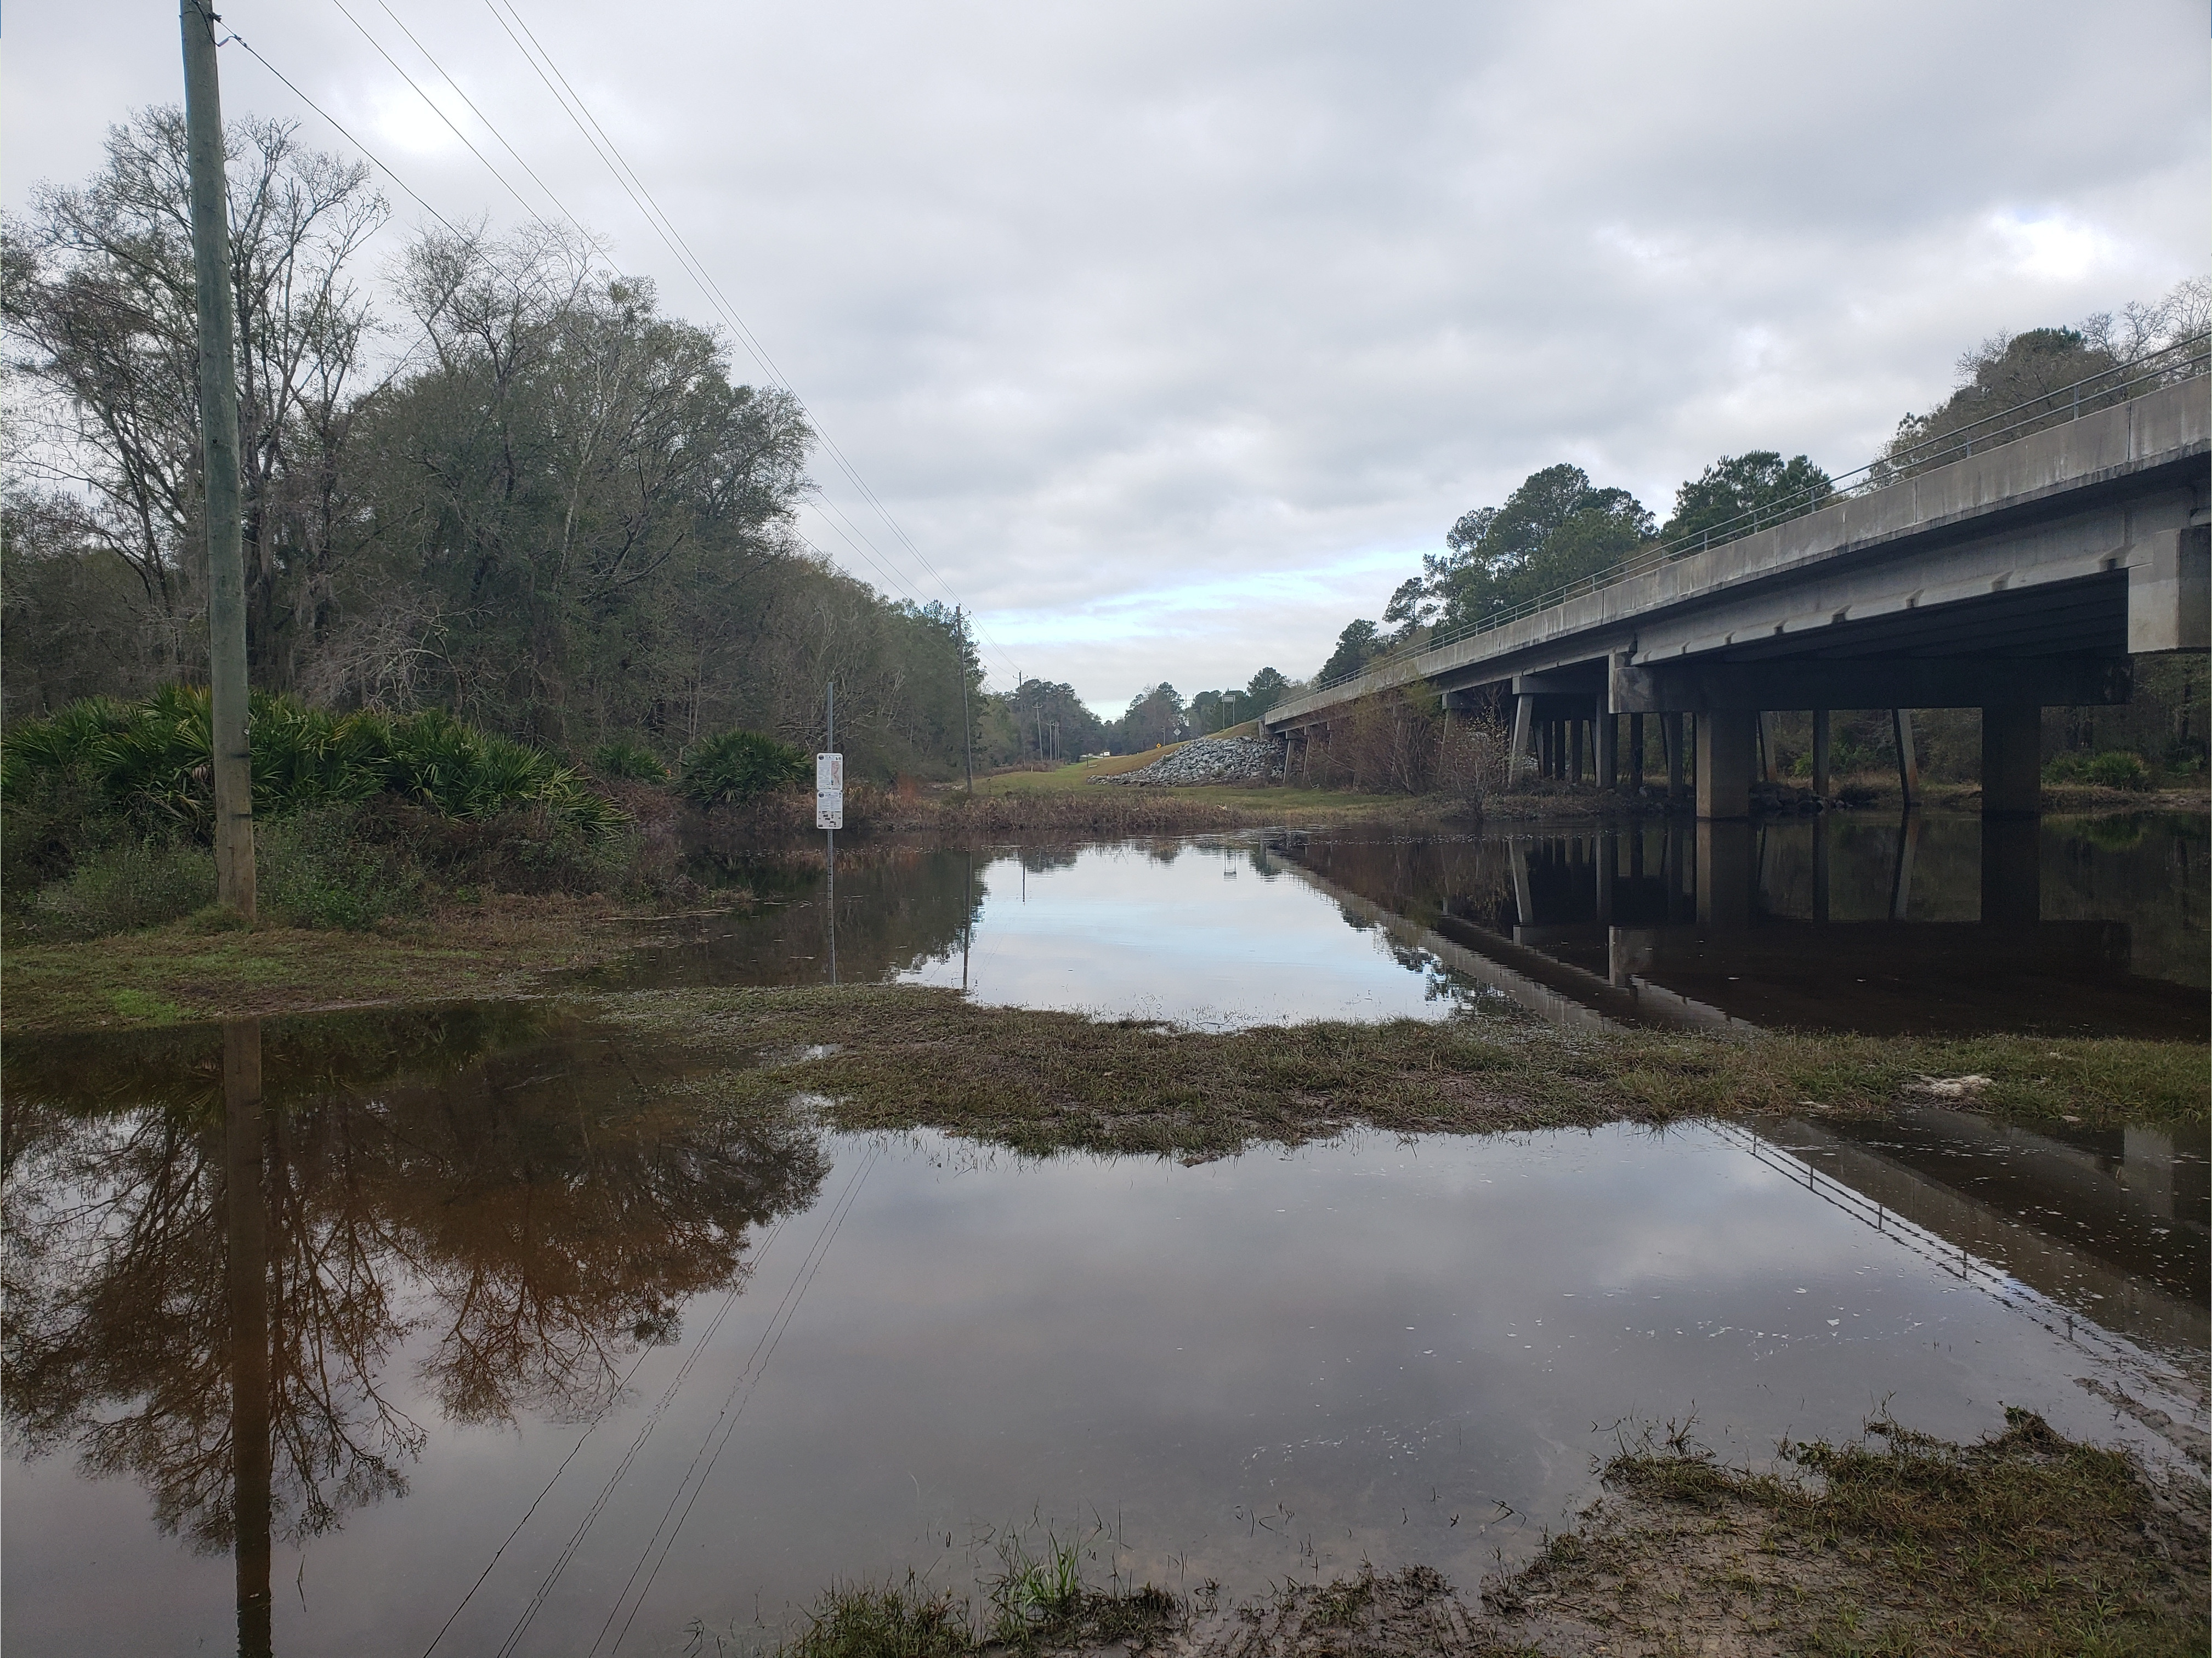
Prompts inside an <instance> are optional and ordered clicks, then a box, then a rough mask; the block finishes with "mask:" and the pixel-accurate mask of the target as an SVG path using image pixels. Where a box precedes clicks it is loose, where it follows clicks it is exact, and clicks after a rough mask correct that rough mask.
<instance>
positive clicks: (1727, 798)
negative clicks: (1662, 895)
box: [1698, 708, 1758, 897]
mask: <svg viewBox="0 0 2212 1658" xmlns="http://www.w3.org/2000/svg"><path fill="white" fill-rule="evenodd" d="M1757 718H1758V716H1757V715H1755V714H1753V712H1752V711H1751V710H1750V709H1749V708H1716V709H1714V710H1713V711H1712V712H1711V713H1710V714H1699V716H1698V816H1699V817H1719V818H1736V817H1750V816H1751V770H1752V753H1753V748H1754V746H1755V744H1756V735H1755V734H1756V731H1757V726H1756V720H1757ZM1700 896H1701V897H1702V895H1700Z"/></svg>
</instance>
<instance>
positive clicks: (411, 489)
mask: <svg viewBox="0 0 2212 1658" xmlns="http://www.w3.org/2000/svg"><path fill="white" fill-rule="evenodd" d="M228 167H229V174H230V210H231V219H232V240H233V260H232V269H231V285H232V290H233V296H234V303H235V307H236V312H237V319H238V347H239V349H238V358H239V370H238V372H239V399H240V404H239V406H240V428H241V431H240V437H241V445H240V446H241V452H242V464H241V473H242V477H241V485H242V490H243V495H244V526H243V527H244V539H245V552H246V583H247V604H248V617H247V649H248V657H249V664H250V672H251V676H252V683H253V684H254V685H255V687H256V688H257V689H261V690H265V691H270V692H277V693H285V694H289V695H294V696H296V697H299V698H301V699H303V700H305V701H308V702H312V703H314V704H318V705H320V706H325V707H329V708H339V709H343V708H360V707H377V708H385V709H388V710H391V711H392V712H395V713H400V712H405V711H408V710H411V709H415V708H428V707H435V708H446V709H449V710H451V711H452V712H453V713H454V714H457V715H459V716H460V717H461V718H463V719H465V720H470V721H472V722H474V723H477V724H478V725H481V726H484V727H486V728H488V729H489V730H491V731H494V732H499V733H501V734H503V735H505V736H507V737H509V738H513V739H516V740H518V741H520V742H524V743H527V744H533V745H537V746H538V747H542V748H544V749H545V750H549V751H550V752H553V753H556V754H559V755H564V756H575V757H581V756H588V755H589V754H590V753H591V752H592V750H594V749H596V748H599V747H601V746H604V745H605V744H610V743H614V742H628V743H632V744H642V745H644V746H645V747H647V748H649V749H650V750H653V751H654V752H656V753H657V754H659V756H661V757H662V758H664V759H666V760H671V761H672V760H674V759H676V758H677V757H678V756H679V755H680V754H681V753H682V752H683V751H684V750H685V749H686V748H688V747H689V746H690V745H692V744H696V743H697V742H699V741H700V740H701V739H702V738H706V737H708V736H709V735H712V734H714V733H716V732H724V731H726V730H729V729H731V728H732V727H744V728H748V729H752V730H757V731H759V732H766V733H769V734H770V735H773V736H775V737H777V738H781V739H783V740H785V741H788V742H792V743H794V744H799V745H800V746H802V747H808V748H811V747H813V746H815V745H817V744H818V742H819V740H820V738H821V737H822V726H823V688H824V685H825V683H827V682H829V681H831V680H835V681H836V686H837V712H838V720H837V730H838V736H839V741H840V746H841V747H842V748H843V749H844V750H846V751H847V753H848V756H849V763H850V764H851V766H852V768H854V772H855V773H856V774H859V775H864V776H865V775H868V774H877V775H880V776H882V777H884V778H886V779H888V778H889V777H890V776H891V775H893V774H898V773H902V772H903V773H909V774H920V775H924V776H940V777H941V776H949V775H951V774H952V773H953V771H954V769H955V768H957V767H958V766H959V765H960V764H961V763H962V762H963V759H964V757H965V755H966V753H967V750H968V749H969V746H970V744H971V743H972V741H973V740H974V739H975V738H978V737H981V738H982V739H983V741H984V745H985V746H984V753H983V754H982V755H981V756H979V758H987V757H991V756H992V755H993V753H994V750H998V749H1005V750H1018V749H1019V748H1020V747H1021V746H1022V745H1023V744H1024V743H1028V744H1031V745H1034V744H1036V743H1037V742H1045V743H1050V742H1051V741H1052V740H1054V736H1053V733H1052V732H1050V730H1049V729H1048V723H1049V722H1048V721H1046V720H1044V718H1043V716H1042V714H1039V713H1038V711H1037V710H1036V709H1035V708H1031V707H1030V703H1028V702H1024V703H1020V706H1019V707H1018V708H1000V707H998V706H997V704H996V699H993V698H990V697H988V696H987V695H985V694H984V690H983V676H982V672H981V665H980V662H979V660H978V658H977V653H976V651H975V644H974V641H973V639H972V637H971V635H970V633H969V629H968V628H967V627H966V626H965V624H964V622H963V620H961V619H960V618H957V617H956V616H955V615H954V614H953V613H952V612H951V610H948V609H946V608H945V607H944V606H941V605H938V604H911V603H895V602H893V601H891V600H890V599H888V598H884V596H882V595H881V594H879V593H878V592H875V591H873V590H872V589H871V588H870V587H868V586H866V585H865V584H863V583H861V582H860V581H857V580H854V579H853V578H851V577H850V576H848V575H846V574H843V573H842V572H841V571H839V570H837V569H836V568H834V567H833V566H832V565H830V563H829V562H828V561H827V560H826V559H825V558H823V557H822V556H820V555H818V554H817V553H816V552H815V551H814V550H811V548H810V547H808V546H807V545H806V544H805V543H804V542H803V541H801V540H800V539H799V537H798V535H797V534H796V531H795V527H794V518H795V514H796V513H797V510H798V508H799V506H800V504H801V503H802V502H803V501H805V499H806V498H807V495H808V494H809V492H810V490H811V489H812V487H813V486H812V484H811V481H810V479H809V478H808V477H807V473H806V462H807V456H808V453H809V452H810V449H811V446H812V443H813V440H814V434H813V433H812V431H811V428H810V427H809V425H808V422H807V418H806V415H805V410H803V409H802V408H800V407H799V404H798V403H797V402H796V400H795V399H793V398H791V397H790V396H789V395H788V394H787V393H785V392H781V391H779V390H775V389H772V388H769V389H763V388H761V387H757V386H748V385H744V384H743V383H740V382H739V381H738V380H736V379H735V378H734V377H733V376H732V373H731V370H730V364H729V361H728V355H727V352H726V349H725V346H724V344H723V342H722V341H721V340H720V337H718V336H717V335H716V334H715V333H714V332H713V331H709V330H707V329H704V328H701V327H698V326H696V325H692V324H690V323H687V322H684V321H682V320H680V319H674V318H671V317H669V316H667V315H665V314H664V313H662V311H661V310H660V308H659V304H658V302H657V300H656V296H655V295H654V292H653V287H652V285H651V284H650V283H649V282H639V281H631V280H627V279H624V278H623V277H620V276H617V275H616V274H614V273H613V272H612V271H611V270H610V269H609V268H608V265H607V263H606V261H605V259H604V258H603V257H601V254H600V251H599V249H598V248H597V247H596V246H592V245H590V244H588V243H586V242H584V241H583V240H580V239H579V238H577V237H574V236H573V235H569V234H563V233H562V232H560V231H557V230H556V229H553V228H549V227H547V226H544V225H542V224H540V225H531V226H526V227H524V228H520V229H518V230H514V231H513V232H510V233H507V234H491V233H490V232H489V230H488V229H486V228H483V227H477V228H460V229H454V228H449V227H446V226H442V225H441V226H439V227H437V228H422V229H418V230H416V231H415V232H414V233H412V234H410V236H409V237H408V238H407V240H405V242H404V245H403V246H402V247H401V249H400V251H399V252H398V254H397V256H396V257H395V258H392V260H391V261H390V263H389V265H388V268H387V269H386V270H385V271H384V272H383V276H384V280H383V281H382V282H380V283H379V284H377V285H375V288H374V294H373V293H372V285H371V284H370V282H368V276H366V274H365V273H364V270H363V265H364V262H365V260H366V258H367V250H368V246H369V244H370V240H371V239H372V237H374V236H375V235H376V234H377V233H378V232H379V231H380V230H381V229H382V228H385V226H386V223H387V222H388V220H389V218H390V216H391V210H390V207H389V204H388V203H386V200H385V198H384V197H382V196H381V194H380V193H379V192H378V191H376V190H375V188H374V185H373V184H372V181H371V179H370V175H369V173H368V168H367V167H366V166H365V165H363V164H361V163H349V162H344V161H339V160H337V158H335V157H332V156H330V155H324V154H321V153H319V152H318V151H315V150H313V149H310V148H308V147H307V146H305V145H304V144H302V143H301V141H300V139H299V137H298V135H297V133H296V131H295V129H294V128H293V127H292V126H291V125H289V124H287V123H284V122H280V121H264V120H252V119H247V120H243V121H240V122H238V123H235V124H234V125H233V126H232V127H231V128H230V131H229V133H228ZM188 198H189V192H188V191H187V189H186V187H185V134H184V124H183V120H182V118H181V116H180V114H179V112H177V111H175V110H173V109H155V110H149V111H145V112H140V113H138V114H137V115H136V116H134V117H133V118H132V119H131V120H130V121H129V122H127V123H125V124H124V125H119V126H117V127H115V128H113V129H112V130H111V131H110V132H109V134H108V137H107V142H106V157H105V161H104V163H103V165H102V166H101V167H100V169H99V170H98V171H97V172H96V173H94V176H93V177H92V178H91V179H88V180H87V181H86V182H84V183H82V185H70V186H55V185H43V186H40V188H38V189H36V190H34V191H33V193H32V197H31V199H30V203H29V206H28V210H27V212H26V213H24V214H23V215H21V216H9V217H7V218H6V219H5V221H4V222H0V319H4V321H5V324H6V326H7V330H8V334H9V354H8V358H7V371H8V373H9V377H10V380H11V381H12V383H13V389H14V391H15V394H16V396H15V402H16V410H17V416H16V422H15V428H16V429H15V432H14V433H13V434H12V435H13V443H12V447H13V449H14V451H15V465H14V466H13V467H11V468H10V477H9V483H8V485H7V487H6V489H5V492H4V495H0V537H4V543H3V544H0V561H3V562H0V592H4V602H5V605H6V616H5V623H6V627H7V631H8V640H9V650H8V653H7V656H6V659H5V663H4V679H0V694H4V695H5V698H6V703H7V710H8V717H9V721H10V723H11V724H12V723H14V722H15V721H18V720H21V719H23V718H26V717H33V716H37V715H40V714H47V713H51V712H52V711H54V710H56V709H58V708H61V707H62V706H64V705H65V704H67V703H69V702H70V701H74V700H76V699H77V698H80V697H83V696H87V695H112V696H118V697H140V696H144V695H149V694H150V693H151V692H153V691H154V690H155V689H157V688H158V687H160V686H161V685H164V684H167V683H175V682H179V681H193V680H197V679H199V678H202V677H204V673H205V661H206V648H207V647H206V634H207V629H206V613H205V605H206V593H205V580H204V560H203V559H202V558H200V557H199V556H197V549H198V548H199V546H200V545H201V544H202V541H203V539H204V537H203V533H202V529H201V523H200V512H201V507H200V500H201V491H200V484H199V477H198V468H199V465H200V450H199V443H198V436H197V429H198V428H197V422H198V398H197V334H196V329H195V323H194V314H193V288H192V261H191V232H190V225H189V222H188V217H187V208H186V203H187V201H188ZM1057 689H1060V690H1063V691H1064V690H1065V689H1066V688H1065V687H1060V688H1057ZM963 694H964V695H963ZM1016 700H1017V701H1019V699H1018V698H1017V699H1016ZM1035 700H1036V699H1035V698H1034V697H1032V698H1031V699H1030V702H1034V701H1035ZM1078 706H1079V705H1078ZM1071 723H1073V722H1071V721H1070V720H1069V719H1068V718H1066V715H1065V714H1061V715H1060V716H1059V727H1060V734H1061V735H1063V736H1068V737H1072V736H1073V732H1068V730H1067V727H1068V726H1070V725H1071Z"/></svg>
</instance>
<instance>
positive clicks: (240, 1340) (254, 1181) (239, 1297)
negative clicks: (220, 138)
mask: <svg viewBox="0 0 2212 1658" xmlns="http://www.w3.org/2000/svg"><path fill="white" fill-rule="evenodd" d="M190 3H191V0H186V4H187V5H188V6H189V4H190ZM264 1143H265V1136H264V1126H263V1123H262V1112H261V1022H260V1021H259V1020H258V1019H240V1020H236V1021H234V1022H233V1023H229V1024H226V1025H225V1026H223V1028H222V1170H223V1230H224V1233H225V1242H226V1244H227V1246H228V1261H227V1262H226V1273H225V1277H226V1279H227V1288H228V1291H229V1299H230V1447H231V1479H232V1486H231V1525H232V1533H233V1535H232V1546H233V1549H234V1554H235V1558H236V1560H237V1564H238V1650H239V1654H240V1658H267V1655H269V1654H270V1652H271V1651H272V1650H273V1646H272V1642H273V1638H274V1637H272V1635H271V1633H270V1594H269V1502H270V1491H269V1485H270V1448H269V1219H268V1210H267V1207H266V1202H267V1200H266V1199H265V1198H264V1195H263V1193H262V1151H263V1146H264Z"/></svg>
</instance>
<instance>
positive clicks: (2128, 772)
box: [2043, 749, 2151, 789]
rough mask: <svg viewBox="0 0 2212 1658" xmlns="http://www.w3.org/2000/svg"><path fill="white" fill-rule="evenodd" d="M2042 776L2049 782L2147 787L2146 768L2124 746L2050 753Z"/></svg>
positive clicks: (2149, 783)
mask: <svg viewBox="0 0 2212 1658" xmlns="http://www.w3.org/2000/svg"><path fill="white" fill-rule="evenodd" d="M2043 777H2044V780H2045V782H2049V783H2095V784H2097V785H2099V786H2102V787H2105V788H2108V789H2147V788H2148V787H2149V786H2150V785H2151V774H2150V768H2149V767H2148V766H2147V765H2146V764H2144V763H2143V758H2142V756H2141V755H2139V754H2132V753H2130V752H2129V751H2128V750H2125V749H2106V750H2104V751H2103V752H2102V753H2100V754H2089V755H2082V754H2060V755H2054V756H2051V759H2050V760H2048V761H2047V762H2045V764H2044V768H2043Z"/></svg>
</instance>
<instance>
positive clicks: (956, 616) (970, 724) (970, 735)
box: [185, 0, 975, 794]
mask: <svg viewBox="0 0 2212 1658" xmlns="http://www.w3.org/2000/svg"><path fill="white" fill-rule="evenodd" d="M185 3H186V4H188V5H189V4H190V3H191V0H185ZM944 614H945V612H944V611H942V610H939V612H938V615H939V616H943V615H944ZM952 631H953V633H954V634H955V635H957V641H956V642H957V644H958V645H959V647H960V741H961V744H962V746H963V748H964V749H965V750H966V751H967V755H968V793H970V794H973V793H975V720H973V719H971V718H970V717H969V713H968V618H967V616H965V615H964V614H963V612H962V610H961V608H960V606H959V605H957V604H955V605H954V606H953V607H952Z"/></svg>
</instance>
